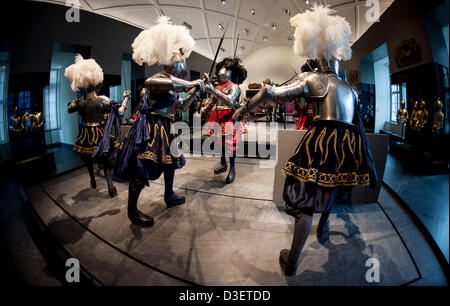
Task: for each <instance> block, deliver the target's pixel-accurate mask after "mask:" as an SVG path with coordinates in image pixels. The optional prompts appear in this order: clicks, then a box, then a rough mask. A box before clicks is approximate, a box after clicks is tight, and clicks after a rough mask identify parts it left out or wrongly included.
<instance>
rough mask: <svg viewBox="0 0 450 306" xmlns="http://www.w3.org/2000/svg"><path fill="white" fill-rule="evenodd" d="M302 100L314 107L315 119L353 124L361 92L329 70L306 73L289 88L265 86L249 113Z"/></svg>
mask: <svg viewBox="0 0 450 306" xmlns="http://www.w3.org/2000/svg"><path fill="white" fill-rule="evenodd" d="M301 97H303V98H305V99H306V101H307V102H308V103H312V104H313V109H314V114H315V115H314V118H313V120H334V121H339V122H344V123H347V124H353V116H354V112H355V109H356V107H357V104H356V102H357V100H356V99H357V97H358V92H357V91H356V89H354V88H353V87H351V86H350V85H349V84H348V83H346V82H345V81H343V80H341V79H340V78H339V77H338V76H337V74H336V73H333V71H332V70H331V69H329V68H328V69H326V70H325V71H324V72H316V71H314V72H305V73H302V74H300V75H299V76H298V79H297V80H296V81H295V82H293V83H292V84H289V85H286V86H281V87H274V86H270V85H267V84H266V85H264V86H263V88H262V89H261V90H260V92H259V93H258V94H256V96H255V97H253V99H252V100H251V101H250V102H249V103H248V104H247V110H248V111H249V112H250V113H254V112H256V111H257V110H258V109H259V108H262V107H267V106H274V105H276V104H286V103H290V102H292V101H293V100H295V99H297V98H301ZM241 111H242V112H243V111H244V109H243V108H242V110H241Z"/></svg>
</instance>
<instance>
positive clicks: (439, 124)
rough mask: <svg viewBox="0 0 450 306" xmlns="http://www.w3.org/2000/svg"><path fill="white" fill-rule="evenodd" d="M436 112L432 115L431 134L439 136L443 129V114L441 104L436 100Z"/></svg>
mask: <svg viewBox="0 0 450 306" xmlns="http://www.w3.org/2000/svg"><path fill="white" fill-rule="evenodd" d="M435 107H436V112H435V113H434V123H433V133H434V134H439V133H440V132H441V131H442V128H443V127H444V113H443V112H442V107H443V106H442V102H441V100H440V99H439V98H438V99H437V100H436V103H435Z"/></svg>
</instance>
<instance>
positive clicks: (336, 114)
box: [306, 74, 357, 124]
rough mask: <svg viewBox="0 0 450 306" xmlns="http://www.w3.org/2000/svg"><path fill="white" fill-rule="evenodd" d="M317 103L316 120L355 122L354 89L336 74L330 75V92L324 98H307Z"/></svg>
mask: <svg viewBox="0 0 450 306" xmlns="http://www.w3.org/2000/svg"><path fill="white" fill-rule="evenodd" d="M306 99H307V100H310V101H311V102H312V101H313V100H314V101H315V102H316V103H314V104H313V107H314V114H315V116H314V120H334V121H341V122H345V123H348V124H353V116H354V113H355V105H356V99H357V97H355V93H354V92H353V89H352V88H351V87H350V86H349V85H348V84H347V83H346V82H344V81H342V80H341V79H339V78H338V77H337V76H336V75H335V74H329V75H328V92H327V94H326V95H325V96H324V97H323V98H314V99H313V100H311V98H308V97H307V98H306Z"/></svg>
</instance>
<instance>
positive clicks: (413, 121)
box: [409, 101, 419, 130]
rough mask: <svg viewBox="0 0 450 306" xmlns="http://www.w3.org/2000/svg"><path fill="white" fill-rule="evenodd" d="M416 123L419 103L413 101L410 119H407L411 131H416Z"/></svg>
mask: <svg viewBox="0 0 450 306" xmlns="http://www.w3.org/2000/svg"><path fill="white" fill-rule="evenodd" d="M418 122H419V102H417V101H415V102H414V106H413V111H412V112H411V117H409V126H410V127H411V128H412V129H414V130H416V129H417V123H418Z"/></svg>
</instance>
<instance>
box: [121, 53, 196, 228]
mask: <svg viewBox="0 0 450 306" xmlns="http://www.w3.org/2000/svg"><path fill="white" fill-rule="evenodd" d="M186 72H187V69H186V63H185V61H184V60H183V59H181V56H180V55H179V54H177V53H174V56H173V58H172V63H171V64H170V65H168V66H167V67H166V68H165V70H164V71H163V72H160V73H157V74H155V75H153V76H151V77H150V78H148V79H147V80H145V89H144V92H143V101H142V105H141V106H140V108H139V113H140V115H139V118H138V119H137V120H136V122H134V124H133V127H132V129H131V130H130V133H129V134H128V135H127V138H126V139H125V143H124V153H123V154H122V158H121V161H120V163H119V172H120V173H125V172H128V173H129V176H130V178H131V179H130V185H129V193H128V217H129V219H130V220H131V222H132V223H134V224H138V225H142V226H151V225H153V224H154V219H153V217H151V216H148V215H145V214H143V213H141V212H140V211H139V210H138V209H137V202H138V199H139V195H140V193H141V191H142V189H143V188H144V186H145V185H147V186H148V181H149V180H156V179H158V178H159V177H160V176H161V174H162V173H164V185H165V189H164V201H165V203H166V205H167V207H173V206H176V205H180V204H183V203H184V202H185V198H184V197H181V196H177V195H176V194H175V193H174V191H173V181H174V176H175V170H176V169H180V168H182V167H183V166H184V164H185V159H184V157H183V155H182V154H181V152H173V151H172V150H171V145H172V141H174V139H175V135H174V134H173V129H172V124H173V120H174V114H175V108H179V109H181V110H182V111H186V110H187V109H188V108H189V106H190V105H191V103H192V102H193V101H194V100H195V92H196V90H198V89H200V90H202V91H204V85H203V82H202V81H201V80H196V81H186V80H183V79H181V78H182V77H185V76H186ZM186 91H189V93H188V95H187V96H186V97H185V98H183V99H182V98H179V97H178V94H177V92H186ZM147 133H148V137H149V138H148V139H145V140H141V139H137V138H138V137H137V136H136V135H142V134H144V135H145V134H147ZM137 141H139V144H137ZM136 147H139V148H138V149H136ZM178 149H180V148H179V147H178ZM175 153H178V154H175Z"/></svg>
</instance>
